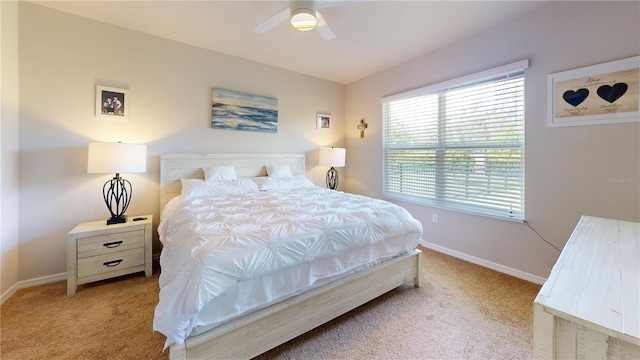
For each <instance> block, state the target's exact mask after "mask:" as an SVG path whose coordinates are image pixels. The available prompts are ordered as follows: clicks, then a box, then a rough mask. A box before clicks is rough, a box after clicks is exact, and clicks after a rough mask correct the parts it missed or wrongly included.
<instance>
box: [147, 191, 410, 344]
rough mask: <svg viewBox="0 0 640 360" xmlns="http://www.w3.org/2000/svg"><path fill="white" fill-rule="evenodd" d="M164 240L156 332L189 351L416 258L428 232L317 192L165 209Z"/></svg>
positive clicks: (380, 207)
mask: <svg viewBox="0 0 640 360" xmlns="http://www.w3.org/2000/svg"><path fill="white" fill-rule="evenodd" d="M158 233H159V235H160V240H161V241H162V244H163V249H162V255H161V257H160V264H161V270H162V271H161V274H160V298H159V303H158V305H157V307H156V310H155V317H154V321H153V327H154V330H157V331H160V332H161V333H163V334H164V335H165V336H166V337H167V342H166V344H165V346H169V345H171V344H172V343H178V344H183V343H184V340H185V338H186V337H187V336H189V335H190V334H191V332H192V330H193V329H194V328H195V327H197V326H202V325H209V326H211V325H215V324H219V323H221V322H223V321H225V320H227V319H229V318H231V317H233V316H237V315H238V314H240V313H242V312H246V311H249V310H251V309H255V308H258V307H262V306H264V305H265V304H268V303H269V302H273V301H277V300H278V299H282V298H284V297H287V296H291V295H292V294H295V293H298V292H300V291H303V290H305V289H308V288H309V287H311V286H313V285H314V284H317V283H318V282H321V281H322V280H323V279H325V280H326V279H329V278H331V277H335V276H338V275H341V274H344V273H347V272H350V271H353V270H354V269H358V268H362V267H363V266H366V265H368V264H372V263H375V262H376V261H380V260H382V259H386V258H389V257H393V256H396V255H399V254H401V253H405V252H407V251H409V250H412V249H414V248H415V247H416V246H417V244H418V241H419V240H420V237H421V236H422V225H421V224H420V223H419V222H418V221H417V220H415V219H413V218H412V217H411V215H410V214H409V213H408V212H407V211H406V210H405V209H403V208H402V207H399V206H397V205H394V204H392V203H389V202H386V201H382V200H376V199H371V198H368V197H364V196H359V195H353V194H346V193H342V192H338V191H333V190H327V189H324V188H320V187H311V188H304V189H298V190H289V191H267V192H260V193H250V194H245V195H233V196H219V197H215V198H197V199H192V200H188V201H187V200H184V199H182V198H181V197H177V198H174V199H172V200H171V201H170V202H169V203H168V204H167V206H165V208H164V209H163V211H162V216H161V222H160V226H159V228H158ZM314 264H315V265H314ZM314 266H315V267H314ZM280 274H285V275H286V276H288V278H283V277H282V276H281V275H280ZM283 276H284V275H283ZM245 283H258V284H261V285H259V286H258V287H260V289H259V290H256V289H255V288H254V286H253V285H252V286H251V287H249V286H246V287H243V285H245ZM243 297H254V298H255V299H251V301H248V300H247V299H243ZM216 301H218V302H219V303H216Z"/></svg>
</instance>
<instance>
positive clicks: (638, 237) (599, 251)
mask: <svg viewBox="0 0 640 360" xmlns="http://www.w3.org/2000/svg"><path fill="white" fill-rule="evenodd" d="M533 317H534V325H533V331H534V334H533V347H534V348H533V355H534V359H640V223H636V222H629V221H619V220H610V219H602V218H596V217H590V216H583V217H582V218H581V219H580V221H579V222H578V225H577V226H576V228H575V230H574V231H573V234H572V235H571V237H570V238H569V241H568V242H567V244H566V245H565V247H564V249H563V250H562V253H561V254H560V257H559V258H558V261H557V262H556V264H555V265H554V266H553V269H552V270H551V274H550V275H549V279H548V280H547V281H546V282H545V283H544V285H543V286H542V289H541V290H540V292H539V293H538V296H537V297H536V299H535V302H534V308H533Z"/></svg>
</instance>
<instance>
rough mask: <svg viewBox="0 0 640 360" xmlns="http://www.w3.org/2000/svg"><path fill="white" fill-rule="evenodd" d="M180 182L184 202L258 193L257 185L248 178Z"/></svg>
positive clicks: (182, 180)
mask: <svg viewBox="0 0 640 360" xmlns="http://www.w3.org/2000/svg"><path fill="white" fill-rule="evenodd" d="M180 181H181V182H182V198H183V199H185V200H191V199H196V198H201V197H209V196H220V195H242V194H249V193H256V192H259V191H260V190H259V189H258V185H257V184H256V183H255V182H254V181H252V180H251V179H249V178H242V179H237V180H235V181H204V180H200V179H180Z"/></svg>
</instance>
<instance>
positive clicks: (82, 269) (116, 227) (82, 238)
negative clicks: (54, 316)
mask: <svg viewBox="0 0 640 360" xmlns="http://www.w3.org/2000/svg"><path fill="white" fill-rule="evenodd" d="M136 218H146V219H144V220H137V221H134V219H136ZM152 223H153V215H139V216H128V217H127V222H126V223H122V224H113V225H107V224H106V221H105V220H100V221H92V222H86V223H82V224H79V225H78V226H76V227H75V228H73V230H71V231H70V232H69V233H68V234H67V295H73V294H75V293H76V288H77V287H78V285H81V284H86V283H90V282H94V281H98V280H104V279H109V278H112V277H116V276H121V275H126V274H131V273H135V272H139V271H144V274H145V275H146V276H147V277H149V276H151V272H152V263H151V251H152V250H151V244H152V243H151V224H152Z"/></svg>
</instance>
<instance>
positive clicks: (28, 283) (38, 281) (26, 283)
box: [0, 0, 160, 305]
mask: <svg viewBox="0 0 640 360" xmlns="http://www.w3.org/2000/svg"><path fill="white" fill-rule="evenodd" d="M0 1H1V0H0ZM153 260H154V261H159V260H160V253H156V254H153ZM61 280H67V273H60V274H54V275H48V276H43V277H39V278H35V279H31V280H23V281H18V282H17V283H15V284H13V286H12V287H10V288H9V289H8V290H7V291H5V292H4V293H3V294H1V295H0V305H2V304H4V302H5V301H6V300H7V299H9V298H10V297H11V296H12V295H13V294H15V293H16V291H18V290H20V289H26V288H28V287H32V286H38V285H44V284H49V283H52V282H56V281H61Z"/></svg>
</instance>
